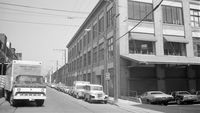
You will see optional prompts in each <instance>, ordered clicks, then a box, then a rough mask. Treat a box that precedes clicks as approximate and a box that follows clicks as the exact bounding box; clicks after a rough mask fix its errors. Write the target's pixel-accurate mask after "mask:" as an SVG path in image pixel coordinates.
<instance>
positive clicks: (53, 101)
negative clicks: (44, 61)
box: [0, 88, 200, 113]
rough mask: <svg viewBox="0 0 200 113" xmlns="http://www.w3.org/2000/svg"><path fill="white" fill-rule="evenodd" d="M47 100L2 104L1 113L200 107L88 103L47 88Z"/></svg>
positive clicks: (163, 111)
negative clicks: (15, 104)
mask: <svg viewBox="0 0 200 113" xmlns="http://www.w3.org/2000/svg"><path fill="white" fill-rule="evenodd" d="M47 97H48V98H47V100H46V101H45V103H44V106H42V107H37V106H36V105H35V103H34V102H32V103H21V104H20V105H19V106H18V107H12V106H10V104H9V103H8V102H2V103H0V113H199V112H200V105H199V104H191V105H176V104H171V105H168V106H161V105H149V104H135V105H129V106H128V105H127V106H123V105H122V106H121V104H119V106H116V105H111V104H98V103H88V102H85V101H83V100H81V99H76V98H73V97H71V96H69V95H67V94H65V93H62V92H59V91H57V90H55V89H51V88H47Z"/></svg>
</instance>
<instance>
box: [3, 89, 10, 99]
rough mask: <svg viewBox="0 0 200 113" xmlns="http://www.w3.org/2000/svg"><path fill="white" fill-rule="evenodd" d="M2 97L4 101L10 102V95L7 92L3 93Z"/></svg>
mask: <svg viewBox="0 0 200 113" xmlns="http://www.w3.org/2000/svg"><path fill="white" fill-rule="evenodd" d="M4 97H5V100H7V101H9V100H10V93H8V91H5V92H4Z"/></svg>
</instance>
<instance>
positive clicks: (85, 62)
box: [83, 54, 87, 67]
mask: <svg viewBox="0 0 200 113" xmlns="http://www.w3.org/2000/svg"><path fill="white" fill-rule="evenodd" d="M86 57H87V56H86V54H84V56H83V65H84V67H85V66H87V58H86Z"/></svg>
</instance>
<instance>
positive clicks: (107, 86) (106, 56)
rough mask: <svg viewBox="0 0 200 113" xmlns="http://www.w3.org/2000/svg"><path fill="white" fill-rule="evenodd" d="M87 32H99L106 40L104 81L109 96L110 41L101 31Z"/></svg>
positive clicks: (87, 30)
mask: <svg viewBox="0 0 200 113" xmlns="http://www.w3.org/2000/svg"><path fill="white" fill-rule="evenodd" d="M85 31H86V32H89V31H94V32H97V33H99V35H100V36H102V37H103V38H104V40H105V41H104V48H105V51H104V80H106V94H107V95H108V96H109V79H110V73H109V72H108V64H107V61H108V55H107V54H108V40H107V37H106V36H105V35H104V34H103V33H102V32H99V31H96V30H91V29H85Z"/></svg>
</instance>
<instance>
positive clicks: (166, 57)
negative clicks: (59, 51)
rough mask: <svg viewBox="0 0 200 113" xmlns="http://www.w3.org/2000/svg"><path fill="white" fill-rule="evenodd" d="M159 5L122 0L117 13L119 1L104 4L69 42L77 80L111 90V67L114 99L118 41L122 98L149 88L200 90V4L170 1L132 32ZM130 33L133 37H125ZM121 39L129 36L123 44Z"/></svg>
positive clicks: (195, 0)
mask: <svg viewBox="0 0 200 113" xmlns="http://www.w3.org/2000/svg"><path fill="white" fill-rule="evenodd" d="M110 1H112V0H110ZM158 1H159V0H118V2H117V3H118V4H117V6H118V12H117V13H116V14H115V10H114V9H115V7H114V5H115V4H114V3H113V2H109V0H100V1H99V2H98V4H97V5H96V6H95V8H94V9H93V10H92V12H91V13H90V14H89V16H88V17H87V19H86V20H85V22H84V23H83V24H82V25H81V27H80V28H79V29H78V31H77V32H76V34H75V35H74V36H73V37H72V39H71V41H70V42H69V43H68V44H67V48H68V65H69V67H68V68H69V77H70V78H71V80H84V81H90V82H91V83H97V84H102V85H104V88H106V87H105V86H106V84H105V77H104V75H105V66H106V65H107V67H108V71H109V72H110V74H111V80H110V84H109V85H110V88H109V89H110V95H113V90H114V89H113V84H114V82H113V81H114V77H115V74H114V68H115V65H114V64H115V63H116V62H115V60H114V58H115V57H116V56H115V52H116V50H115V49H116V46H115V41H114V40H115V39H116V38H117V41H118V42H119V45H117V48H119V50H117V51H119V57H120V58H119V63H118V64H117V65H118V66H117V67H119V68H117V69H116V70H118V71H119V73H120V74H119V81H117V83H118V84H119V86H120V87H119V89H118V90H119V95H121V96H128V95H129V96H130V95H133V96H134V95H136V94H141V93H143V92H144V91H148V90H161V91H164V92H171V91H174V90H189V91H190V90H200V76H199V75H200V66H199V65H200V2H199V1H198V0H164V1H163V2H162V4H161V6H160V7H158V8H157V9H156V10H155V11H154V12H153V13H151V14H149V15H148V16H147V17H146V18H145V19H144V21H143V22H142V23H141V24H140V25H138V26H137V27H135V28H134V29H133V30H132V31H130V32H128V30H130V29H131V28H133V27H134V26H135V25H136V24H137V23H138V22H139V21H140V20H141V19H142V18H144V17H145V16H146V15H147V14H148V13H149V12H150V11H152V10H153V8H154V7H156V6H157V5H158ZM115 18H116V19H115ZM115 20H116V21H115ZM115 23H116V27H114V25H115ZM85 29H90V30H89V31H88V30H85ZM115 31H117V32H115ZM127 32H128V33H127ZM115 33H116V34H115ZM125 33H127V35H125V36H123V35H124V34H125ZM120 36H123V37H121V38H120V39H119V40H118V38H119V37H120ZM104 38H106V39H107V41H108V45H107V49H108V54H107V55H108V56H107V57H108V62H106V63H107V64H105V63H104V60H105V59H104V58H105V57H104V53H105V50H106V48H105V46H104V43H105V40H104Z"/></svg>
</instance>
